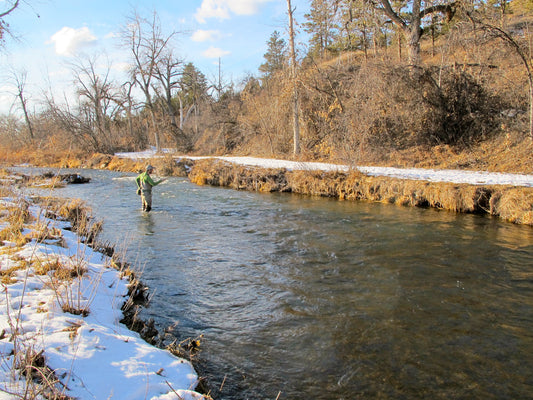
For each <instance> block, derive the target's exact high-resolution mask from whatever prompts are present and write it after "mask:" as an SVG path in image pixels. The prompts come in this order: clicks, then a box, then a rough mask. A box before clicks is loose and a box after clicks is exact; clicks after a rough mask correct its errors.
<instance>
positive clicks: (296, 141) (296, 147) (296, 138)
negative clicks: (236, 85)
mask: <svg viewBox="0 0 533 400" xmlns="http://www.w3.org/2000/svg"><path fill="white" fill-rule="evenodd" d="M287 8H288V10H289V43H290V53H291V80H292V84H293V108H292V115H293V153H294V155H298V154H300V124H299V112H298V100H299V99H298V82H297V79H296V49H295V46H294V36H295V35H294V19H293V12H294V10H293V9H292V6H291V0H287Z"/></svg>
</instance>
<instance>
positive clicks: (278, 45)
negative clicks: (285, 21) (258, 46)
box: [259, 31, 287, 80]
mask: <svg viewBox="0 0 533 400" xmlns="http://www.w3.org/2000/svg"><path fill="white" fill-rule="evenodd" d="M267 46H268V48H267V52H266V53H265V54H264V55H263V57H264V58H265V62H264V63H263V64H261V65H260V66H259V72H261V74H262V75H263V78H264V79H266V80H267V79H269V78H270V77H272V76H273V75H274V74H275V73H276V72H278V71H281V70H282V69H283V66H284V65H285V64H286V59H287V44H286V43H285V40H283V39H282V38H280V34H279V32H278V31H274V32H273V33H272V35H271V36H270V39H269V41H268V42H267Z"/></svg>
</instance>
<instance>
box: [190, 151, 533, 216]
mask: <svg viewBox="0 0 533 400" xmlns="http://www.w3.org/2000/svg"><path fill="white" fill-rule="evenodd" d="M189 179H190V180H191V182H193V183H196V184H198V185H214V186H227V187H231V188H234V189H239V190H254V191H263V192H292V193H299V194H304V195H312V196H323V197H332V198H337V199H340V200H359V201H373V202H383V203H390V204H397V205H402V206H417V207H434V208H438V209H443V210H449V211H455V212H463V213H478V214H489V215H492V216H495V217H499V218H502V219H504V220H506V221H510V222H513V223H517V224H526V225H531V226H533V188H524V187H512V186H478V185H468V184H454V183H435V182H426V181H418V180H408V179H397V178H389V177H379V176H367V175H364V174H362V173H360V172H358V171H353V172H349V173H341V172H322V171H287V170H284V169H263V168H254V167H248V166H239V165H235V164H230V163H227V162H224V161H220V160H216V159H206V160H200V161H197V162H195V163H194V166H193V168H192V169H191V171H190V173H189Z"/></svg>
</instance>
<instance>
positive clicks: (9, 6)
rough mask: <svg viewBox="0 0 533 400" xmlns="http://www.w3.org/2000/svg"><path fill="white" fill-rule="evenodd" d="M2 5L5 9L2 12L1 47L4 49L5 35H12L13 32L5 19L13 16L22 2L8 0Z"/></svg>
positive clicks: (0, 21) (0, 14)
mask: <svg viewBox="0 0 533 400" xmlns="http://www.w3.org/2000/svg"><path fill="white" fill-rule="evenodd" d="M2 3H6V4H2V7H3V8H5V9H4V10H3V11H0V47H2V44H3V41H4V39H5V34H6V33H7V34H10V35H11V32H10V30H9V24H7V23H6V22H4V17H6V16H8V15H9V14H11V13H12V12H13V11H15V9H16V8H17V7H18V6H19V4H20V0H15V1H13V0H8V1H5V2H2Z"/></svg>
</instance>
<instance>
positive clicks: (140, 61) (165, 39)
mask: <svg viewBox="0 0 533 400" xmlns="http://www.w3.org/2000/svg"><path fill="white" fill-rule="evenodd" d="M174 34H175V32H173V33H171V34H170V35H168V36H163V33H162V30H161V23H160V21H159V18H158V16H157V14H156V13H155V12H154V14H153V17H152V20H151V21H148V20H146V19H144V18H141V17H140V16H139V15H138V14H137V13H135V14H134V15H133V17H131V18H130V19H129V21H128V23H127V25H126V27H125V28H124V30H123V32H122V41H123V42H124V44H125V45H127V46H128V47H129V49H130V51H131V54H132V56H133V63H134V67H133V70H132V77H133V79H134V81H135V82H136V83H137V84H138V85H139V87H140V89H141V90H142V92H143V94H144V97H145V105H146V107H147V109H148V112H149V113H150V120H151V124H152V130H153V135H154V140H155V147H156V149H157V151H158V152H159V151H161V145H160V142H159V133H158V131H157V124H156V118H155V108H154V102H153V99H152V79H153V78H154V76H155V72H156V67H157V63H158V61H159V60H160V58H161V57H162V56H163V54H164V51H165V50H166V49H167V48H168V46H169V42H170V39H171V38H172V37H173V36H174Z"/></svg>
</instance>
